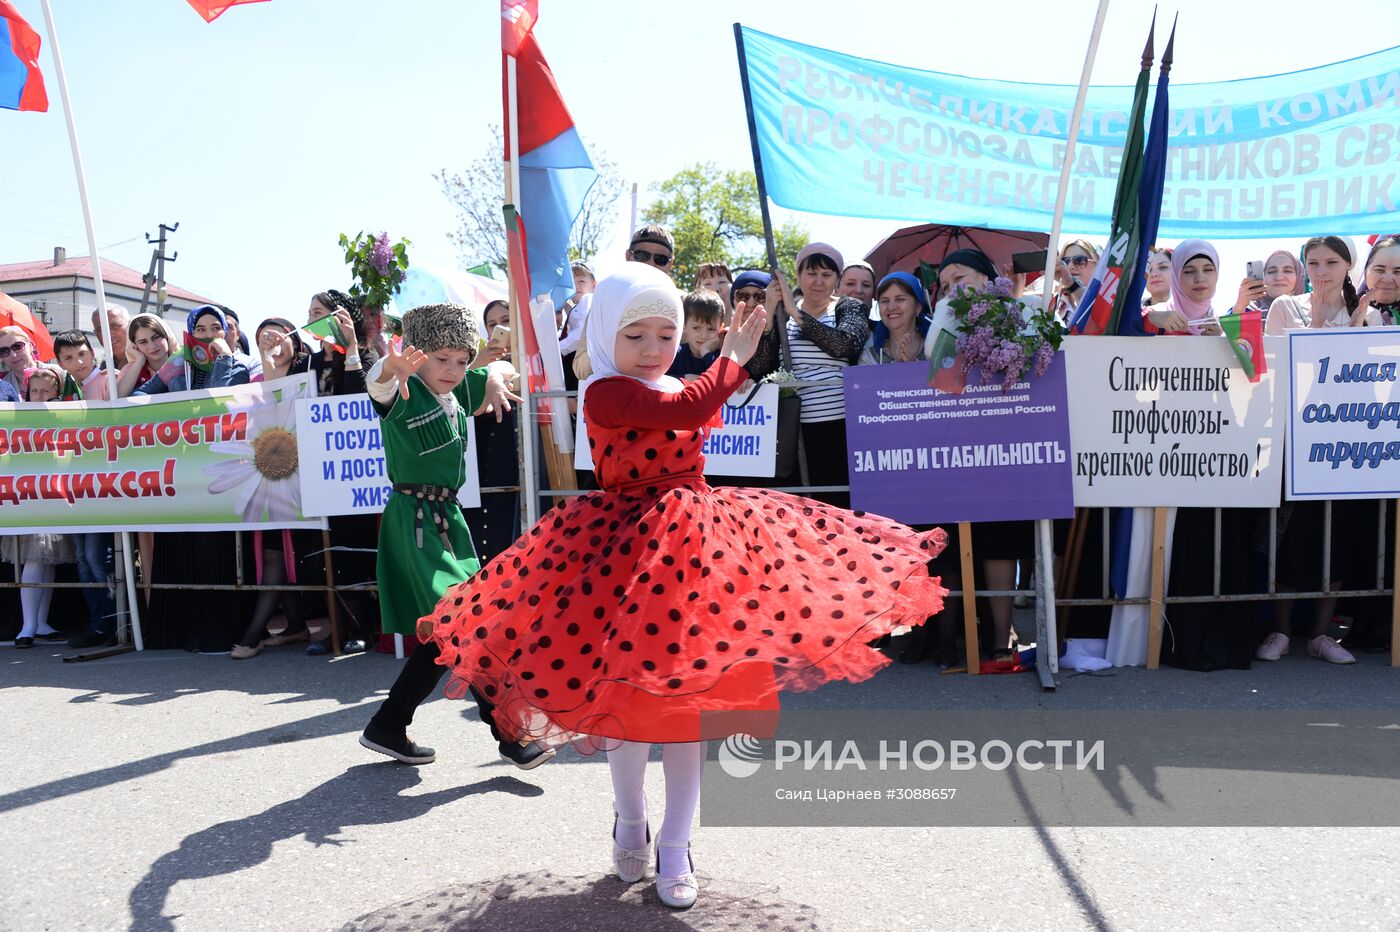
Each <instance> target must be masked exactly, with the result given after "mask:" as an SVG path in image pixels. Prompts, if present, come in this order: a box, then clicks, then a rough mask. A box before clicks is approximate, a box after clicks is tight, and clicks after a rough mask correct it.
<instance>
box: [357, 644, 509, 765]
mask: <svg viewBox="0 0 1400 932" xmlns="http://www.w3.org/2000/svg"><path fill="white" fill-rule="evenodd" d="M439 653H440V652H439V651H438V646H437V642H436V641H428V642H425V643H420V644H419V645H418V646H417V647H416V648H414V651H413V653H412V654H410V655H409V657H408V662H407V663H405V664H404V667H403V669H402V670H401V671H399V678H398V679H396V680H394V685H393V686H391V687H390V688H389V697H388V698H387V699H385V700H384V704H383V705H381V706H380V707H379V711H378V712H376V713H374V718H373V719H372V720H371V721H372V722H373V723H374V724H375V725H377V726H378V727H380V728H384V729H386V730H388V731H391V732H393V733H394V734H400V733H402V732H404V731H407V730H408V726H409V725H410V724H411V723H412V722H413V713H414V712H416V711H418V707H419V706H420V705H422V704H423V703H424V702H425V701H427V698H428V696H430V695H432V692H433V690H434V689H436V688H437V685H438V683H440V682H442V675H443V674H444V673H446V672H447V668H446V667H444V666H440V665H439V664H438V662H437V659H438V655H439ZM471 693H472V698H473V699H475V700H476V710H477V714H478V715H480V716H481V720H482V721H483V722H485V723H486V726H487V727H488V728H490V729H491V737H493V738H495V739H496V741H497V742H498V743H499V742H501V741H503V740H504V739H503V738H502V737H501V733H500V731H499V730H498V729H497V728H496V719H495V716H494V715H492V711H493V710H494V709H495V708H496V706H495V705H494V704H493V703H492V702H490V701H489V700H488V699H487V698H486V697H485V696H483V695H482V694H481V693H480V692H479V691H478V690H477V688H476V687H475V686H472V687H471Z"/></svg>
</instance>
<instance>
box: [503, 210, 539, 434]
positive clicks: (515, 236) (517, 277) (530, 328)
mask: <svg viewBox="0 0 1400 932" xmlns="http://www.w3.org/2000/svg"><path fill="white" fill-rule="evenodd" d="M505 215H506V252H507V253H508V256H507V259H508V260H509V262H508V263H507V266H508V269H509V271H510V277H511V278H512V279H514V283H515V300H516V302H517V303H518V304H519V305H520V307H518V308H516V309H515V310H516V319H517V320H519V321H520V348H521V350H522V351H523V352H524V354H525V378H526V380H527V382H528V384H529V386H530V391H531V392H532V393H533V392H544V391H549V385H548V384H547V383H546V382H545V378H544V359H543V357H541V355H540V341H539V338H538V337H536V336H535V320H534V317H533V316H532V315H531V313H530V272H529V267H530V266H529V262H528V261H527V258H526V254H525V221H524V220H523V219H521V217H520V214H518V213H516V210H515V205H514V204H507V205H505ZM536 417H537V419H538V420H539V422H540V423H541V424H548V423H549V422H550V416H549V399H547V398H543V399H540V405H539V408H537V409H536Z"/></svg>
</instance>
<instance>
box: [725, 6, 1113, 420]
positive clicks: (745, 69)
mask: <svg viewBox="0 0 1400 932" xmlns="http://www.w3.org/2000/svg"><path fill="white" fill-rule="evenodd" d="M1101 2H1103V3H1107V2H1108V0H1101ZM734 46H735V48H736V49H737V50H738V53H739V83H740V84H741V85H743V88H744V113H745V116H746V118H747V119H748V126H749V148H750V149H751V150H752V152H753V177H754V184H755V186H756V187H757V188H758V209H759V214H760V215H761V216H762V218H763V243H764V246H765V247H766V248H767V250H768V265H769V267H770V268H771V269H772V270H773V272H774V273H775V274H777V273H778V272H780V271H781V270H780V269H779V268H778V246H777V242H776V241H775V240H774V239H773V217H772V214H771V213H770V212H769V210H768V185H767V183H766V182H765V181H764V178H763V153H762V151H761V150H760V149H759V145H758V121H757V119H756V118H755V117H754V112H753V90H752V89H751V88H750V87H749V56H748V52H747V51H746V50H745V48H744V27H743V24H742V23H735V24H734ZM787 310H788V312H789V313H795V311H793V310H792V309H791V308H788V309H787ZM776 313H777V309H776V308H771V307H770V308H769V309H768V315H769V317H770V318H771V317H773V316H774V315H775V314H776ZM773 329H774V330H776V331H777V334H778V362H779V365H781V366H782V367H783V368H784V369H791V368H792V351H791V350H790V349H789V348H788V338H787V324H786V322H785V321H781V320H779V321H776V322H775V323H774V324H773ZM798 443H799V445H800V444H801V440H800V439H799V440H798Z"/></svg>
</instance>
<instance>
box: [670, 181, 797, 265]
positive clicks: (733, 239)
mask: <svg viewBox="0 0 1400 932" xmlns="http://www.w3.org/2000/svg"><path fill="white" fill-rule="evenodd" d="M652 192H653V194H654V195H655V199H654V200H653V201H652V203H651V206H650V207H648V208H647V209H646V212H645V214H644V216H645V218H646V221H647V222H648V223H656V224H660V225H661V226H664V227H665V228H666V229H668V230H670V231H671V235H672V236H673V237H675V240H676V259H675V265H676V270H675V277H676V282H677V283H678V284H681V285H683V286H685V287H690V286H691V285H693V284H694V282H695V270H696V269H697V268H698V267H699V266H700V265H702V264H704V263H706V262H723V263H724V264H726V265H728V266H729V267H730V268H731V269H735V268H752V269H767V268H768V259H767V249H766V248H765V246H764V243H763V215H762V214H761V213H760V211H759V203H758V182H757V181H756V180H755V179H754V174H753V172H751V171H735V170H730V171H722V170H720V168H719V166H718V165H716V164H715V163H714V162H704V163H701V164H696V165H692V166H691V167H689V168H686V169H683V170H682V171H680V172H677V173H676V174H675V175H673V176H672V177H671V178H668V179H667V180H666V181H662V182H660V183H658V184H653V185H652ZM773 240H774V244H775V245H776V247H777V251H778V263H779V264H780V265H781V266H782V268H783V271H784V272H785V273H787V274H788V276H789V280H792V272H793V267H794V265H795V264H796V262H797V251H798V250H799V249H801V248H802V247H803V245H805V244H806V242H807V231H806V230H805V229H803V228H802V227H800V226H798V225H796V224H793V223H785V224H783V225H782V226H781V227H779V228H778V229H775V230H774V231H773Z"/></svg>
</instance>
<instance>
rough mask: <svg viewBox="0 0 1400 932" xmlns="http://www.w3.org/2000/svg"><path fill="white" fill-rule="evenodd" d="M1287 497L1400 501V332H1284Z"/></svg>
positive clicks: (1392, 329) (1380, 329) (1389, 329)
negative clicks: (1399, 386) (1399, 385)
mask: <svg viewBox="0 0 1400 932" xmlns="http://www.w3.org/2000/svg"><path fill="white" fill-rule="evenodd" d="M1287 358H1288V361H1289V363H1288V369H1289V375H1290V376H1291V378H1290V380H1289V386H1288V399H1287V410H1288V414H1289V422H1288V483H1287V486H1286V489H1285V492H1286V497H1287V498H1290V499H1312V498H1333V499H1338V498H1400V390H1397V389H1396V379H1397V378H1400V373H1397V368H1398V367H1400V328H1395V327H1366V328H1364V329H1363V328H1351V327H1348V328H1344V329H1336V330H1293V331H1290V332H1289V334H1288V356H1287Z"/></svg>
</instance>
